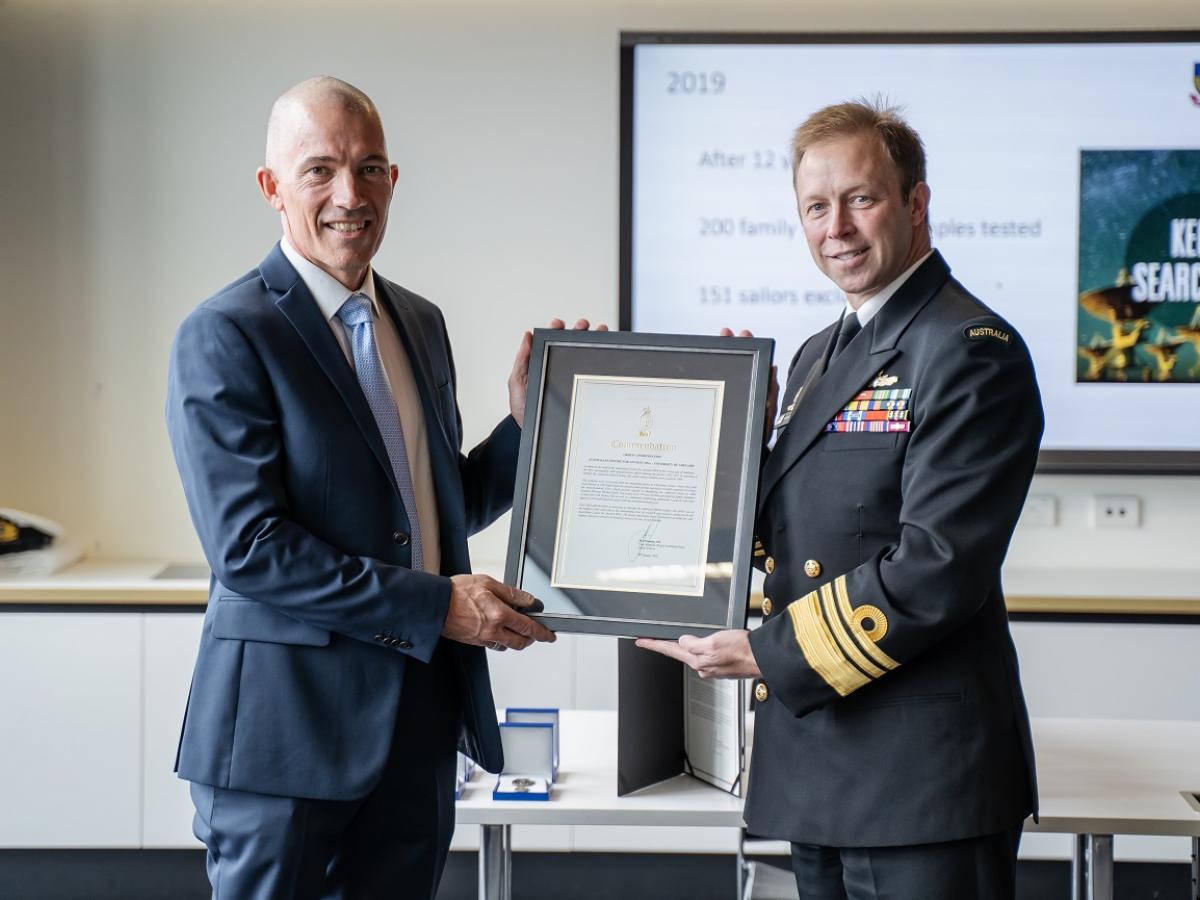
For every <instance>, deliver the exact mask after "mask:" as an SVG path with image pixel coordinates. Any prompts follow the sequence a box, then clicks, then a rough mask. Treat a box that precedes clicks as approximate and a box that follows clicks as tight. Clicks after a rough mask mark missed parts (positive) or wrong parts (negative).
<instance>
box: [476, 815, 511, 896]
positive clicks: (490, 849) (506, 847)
mask: <svg viewBox="0 0 1200 900" xmlns="http://www.w3.org/2000/svg"><path fill="white" fill-rule="evenodd" d="M479 900H512V826H511V825H480V826H479Z"/></svg>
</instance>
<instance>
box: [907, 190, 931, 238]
mask: <svg viewBox="0 0 1200 900" xmlns="http://www.w3.org/2000/svg"><path fill="white" fill-rule="evenodd" d="M909 206H911V207H912V211H911V215H912V224H913V228H918V227H920V226H921V225H922V224H925V225H928V224H929V185H927V184H926V183H925V182H923V181H918V182H917V183H916V184H915V185H913V189H912V194H911V195H910V197H909Z"/></svg>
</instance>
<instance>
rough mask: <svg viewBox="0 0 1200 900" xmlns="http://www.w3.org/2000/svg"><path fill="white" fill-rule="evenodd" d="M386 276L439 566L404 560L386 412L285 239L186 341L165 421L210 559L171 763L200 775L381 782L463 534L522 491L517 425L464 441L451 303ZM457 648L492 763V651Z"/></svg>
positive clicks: (460, 565) (466, 728)
mask: <svg viewBox="0 0 1200 900" xmlns="http://www.w3.org/2000/svg"><path fill="white" fill-rule="evenodd" d="M375 278H376V280H375V284H376V289H377V296H378V297H379V299H380V302H381V305H382V306H383V307H384V308H385V309H386V310H387V311H388V312H390V313H391V315H392V316H393V318H394V321H395V323H396V328H397V331H398V332H399V334H400V337H401V339H402V341H403V343H404V347H405V350H406V351H407V353H408V356H409V359H410V360H411V364H412V369H413V375H414V377H415V379H416V382H417V386H418V389H419V393H420V397H421V405H422V408H423V410H424V414H425V422H426V426H427V433H428V439H429V455H430V461H431V465H432V469H433V473H434V487H435V490H436V493H437V502H438V515H439V519H440V534H439V537H440V539H441V566H442V571H441V572H419V571H418V572H414V571H412V569H411V568H410V565H411V548H412V545H411V543H410V542H409V541H408V540H407V533H408V532H409V530H410V529H409V522H408V517H407V515H406V514H405V510H404V506H403V503H402V502H401V499H400V494H399V492H398V490H397V488H396V485H395V480H394V476H393V474H392V469H391V466H390V464H389V462H388V457H387V451H386V449H385V448H384V444H383V441H382V439H381V438H380V435H379V431H378V428H377V426H376V424H375V420H374V418H373V417H372V415H371V411H370V408H369V407H368V405H367V402H366V399H365V398H364V396H363V394H362V391H361V389H360V388H359V385H358V381H357V379H356V377H355V374H354V371H353V369H352V368H351V366H350V364H349V363H348V362H347V360H346V357H345V356H344V354H343V352H342V350H341V348H340V347H339V346H338V343H337V341H336V340H335V339H334V337H333V334H332V333H331V331H330V329H329V325H328V324H327V322H326V319H325V317H324V316H323V314H322V313H321V311H320V309H319V308H318V306H317V304H316V301H315V300H314V299H313V297H312V295H311V294H310V293H309V291H308V289H307V288H306V287H305V285H304V282H303V281H302V280H301V278H300V276H299V275H298V274H297V272H296V270H295V269H294V268H293V267H292V266H291V264H290V263H288V261H287V258H286V257H285V256H284V255H283V253H282V251H281V250H280V248H279V246H278V245H276V246H275V248H274V249H273V250H272V251H271V253H270V254H269V255H268V256H267V258H266V259H265V260H264V261H263V263H262V264H261V265H260V266H259V267H258V268H257V269H255V270H253V271H251V272H249V273H248V274H247V275H245V276H244V277H243V278H241V279H240V280H239V281H236V282H234V283H233V284H231V285H229V286H228V287H226V288H224V289H223V290H221V291H220V292H219V293H218V294H217V295H216V296H214V297H212V298H210V299H209V300H207V301H205V302H204V303H203V304H201V305H200V306H199V307H198V308H197V309H196V310H195V311H194V312H193V313H192V314H191V315H190V316H188V318H187V319H186V320H185V321H184V323H183V324H182V326H181V327H180V329H179V333H178V335H177V336H176V339H175V343H174V346H173V348H172V351H171V364H170V375H169V388H168V399H167V425H168V430H169V432H170V436H171V444H172V447H173V450H174V453H175V459H176V463H177V465H178V467H179V472H180V475H181V476H182V479H183V486H184V492H185V493H186V495H187V501H188V508H189V510H190V512H191V516H192V520H193V522H194V524H195V526H196V531H197V533H198V534H199V536H200V542H201V544H202V545H203V548H204V553H205V556H206V558H207V559H208V563H209V565H210V566H211V568H212V572H213V577H212V582H211V587H210V591H209V603H208V611H207V615H206V616H205V618H204V627H203V632H202V635H201V639H200V650H199V655H198V657H197V660H196V668H195V673H194V675H193V678H192V688H191V693H190V696H189V698H188V707H187V714H186V717H185V720H184V725H183V733H182V736H181V738H180V745H179V755H178V758H177V760H176V770H177V771H178V772H179V774H180V775H181V776H182V777H184V778H186V779H188V780H190V781H197V782H201V783H204V784H211V785H216V786H218V787H224V788H233V789H237V790H245V791H254V792H257V793H264V794H278V795H283V796H291V797H312V798H320V799H331V800H347V799H355V798H358V797H362V796H364V795H365V794H366V793H367V792H368V791H370V790H371V788H372V787H373V786H374V785H375V783H376V782H377V781H378V779H379V778H380V776H381V774H382V772H383V767H384V764H385V761H386V759H387V756H388V749H389V746H390V742H391V738H392V734H393V729H394V727H395V726H396V714H397V709H398V705H399V697H400V689H401V686H402V684H403V682H404V672H405V666H406V665H407V663H408V660H410V659H416V660H420V661H422V662H428V661H429V659H430V658H431V656H432V655H433V651H434V648H435V647H436V646H437V643H438V639H439V634H440V632H441V629H442V626H443V623H444V621H445V618H446V612H447V609H448V605H449V595H450V581H449V578H448V577H447V576H449V575H453V574H456V573H462V572H467V571H469V569H470V561H469V559H468V556H467V537H468V535H470V534H473V533H474V532H476V531H478V530H480V529H481V528H483V527H484V526H486V525H488V524H489V523H491V522H492V521H494V520H495V519H496V518H497V517H498V516H499V515H501V514H502V513H503V512H505V511H506V510H507V509H508V508H509V506H510V505H511V503H512V488H513V479H514V476H515V471H516V460H517V452H518V444H519V436H520V430H519V428H518V426H517V424H516V422H515V421H514V420H513V419H512V418H511V417H509V418H506V419H505V420H504V421H503V422H501V424H500V425H499V426H497V428H496V429H495V430H494V431H493V432H492V434H491V436H490V437H488V438H487V440H485V441H484V442H483V443H481V444H480V445H479V446H478V447H476V448H475V449H474V450H472V451H471V453H470V454H469V455H467V456H464V455H463V454H462V453H461V446H462V431H461V420H460V418H459V415H458V408H457V403H456V400H455V373H454V364H453V361H452V359H451V355H450V344H449V341H448V340H447V336H446V326H445V321H444V319H443V318H442V314H441V312H440V311H439V310H438V308H437V307H436V306H434V305H433V304H432V303H430V302H429V301H427V300H425V299H424V298H422V297H419V296H417V295H416V294H413V293H411V292H409V291H406V290H405V289H403V288H401V287H399V286H398V285H395V284H392V283H391V282H389V281H386V280H385V279H383V278H380V277H379V276H375ZM450 648H451V657H452V659H453V669H454V672H455V674H456V676H457V678H458V694H459V696H460V697H461V715H462V723H461V729H460V735H461V736H460V748H461V749H463V750H464V751H465V752H468V753H469V754H470V755H471V756H473V757H474V758H475V759H476V760H477V761H479V762H480V763H481V764H482V765H483V766H484V767H485V768H488V769H490V770H493V771H498V770H499V768H500V767H501V765H502V762H503V756H502V753H501V748H500V740H499V731H498V729H497V726H496V715H495V705H494V701H493V699H492V692H491V685H490V682H489V679H488V672H487V662H486V660H485V658H484V651H483V650H482V649H481V648H479V647H469V646H466V645H463V644H458V643H454V642H450ZM404 727H411V728H413V729H419V728H421V727H422V724H421V723H420V722H413V723H411V726H408V725H405V726H404Z"/></svg>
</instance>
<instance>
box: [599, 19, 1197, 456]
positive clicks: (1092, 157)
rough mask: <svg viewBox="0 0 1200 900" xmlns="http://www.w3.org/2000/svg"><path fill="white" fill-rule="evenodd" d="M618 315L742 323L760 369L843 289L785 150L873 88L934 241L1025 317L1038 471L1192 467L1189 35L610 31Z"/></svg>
mask: <svg viewBox="0 0 1200 900" xmlns="http://www.w3.org/2000/svg"><path fill="white" fill-rule="evenodd" d="M621 54H622V57H621V61H622V129H621V130H622V134H621V140H622V144H621V156H622V160H621V162H622V165H621V170H622V171H621V176H622V210H621V225H622V234H621V315H622V326H623V327H625V328H631V329H633V330H637V331H647V332H681V331H682V332H695V333H705V334H711V333H715V332H716V331H717V330H718V329H720V328H721V327H722V326H728V327H730V328H733V329H735V330H738V329H743V328H747V329H750V330H751V331H753V332H754V334H755V335H758V336H764V337H773V338H774V339H775V340H776V362H777V364H778V365H779V367H780V371H781V378H782V377H783V375H784V373H786V368H787V365H788V362H789V361H790V360H791V358H792V355H793V354H794V352H795V351H796V349H797V348H798V347H799V346H800V344H801V342H802V341H803V340H804V339H805V338H806V337H808V336H809V335H811V334H813V333H814V332H816V331H819V330H820V329H822V328H824V327H825V326H827V325H829V324H830V323H831V322H833V321H834V320H835V319H836V318H837V317H838V316H839V314H840V313H841V310H842V309H843V307H844V306H845V297H844V296H843V295H842V293H841V292H840V291H839V290H838V289H837V287H836V286H835V285H834V284H833V283H832V282H831V281H829V280H828V279H827V278H826V277H825V276H824V275H823V274H822V273H821V272H820V271H819V270H818V269H817V267H816V265H815V264H814V263H813V261H812V257H811V256H810V254H809V250H808V246H807V244H806V242H805V239H804V233H803V231H802V230H801V228H800V223H799V217H798V215H797V211H796V201H795V196H794V193H793V189H792V160H791V154H790V150H789V144H790V141H791V136H792V133H793V131H794V130H795V128H796V126H797V125H798V124H799V123H800V122H801V121H802V120H803V119H804V118H805V117H806V116H808V115H809V114H810V113H812V112H814V111H815V110H817V109H819V108H821V107H823V106H827V105H829V104H832V103H838V102H842V101H845V100H850V99H857V98H861V97H866V98H872V99H873V98H876V97H880V96H882V97H883V99H884V100H885V102H886V103H888V104H889V105H894V106H897V107H899V108H900V109H901V111H902V114H903V115H904V117H905V118H906V119H907V120H908V121H909V122H910V123H911V124H912V125H913V126H914V127H915V128H916V129H917V131H918V132H919V133H920V135H921V137H922V138H923V140H924V143H925V148H926V153H927V155H928V182H929V185H930V188H931V191H932V199H931V203H930V214H929V215H930V223H931V226H932V234H933V244H934V246H935V247H936V248H938V249H939V250H941V252H942V254H943V255H944V256H945V258H946V260H947V262H948V263H949V265H950V267H951V270H952V272H953V274H954V276H955V277H956V278H958V279H959V281H961V282H962V283H963V284H964V285H965V286H966V287H967V289H968V290H970V291H971V292H973V293H974V294H975V295H976V296H978V297H979V298H980V299H981V300H982V301H983V302H984V303H986V304H988V305H989V306H990V307H992V308H993V309H994V310H996V311H997V312H998V313H999V314H1000V315H1002V316H1004V317H1005V318H1006V319H1008V320H1009V321H1010V322H1011V323H1012V324H1013V325H1014V326H1015V327H1016V328H1017V330H1019V331H1020V332H1021V334H1022V335H1023V336H1024V338H1025V340H1026V342H1027V343H1028V344H1029V347H1030V350H1031V352H1032V354H1033V360H1034V364H1035V366H1036V368H1037V374H1038V381H1039V384H1040V386H1041V391H1042V400H1043V403H1044V406H1045V410H1046V430H1045V437H1044V441H1043V454H1042V459H1041V463H1040V469H1041V470H1042V471H1093V472H1096V471H1112V472H1134V471H1147V472H1200V32H1171V33H1153V34H1150V33H1139V34H1121V35H1115V34H1112V33H1103V34H1100V33H1097V34H1077V33H1073V34H1070V35H1014V34H1005V35H965V34H957V35H944V34H943V35H936V36H912V35H905V36H900V35H888V36H881V35H825V36H817V35H807V36H804V35H785V36H781V35H771V36H747V35H671V34H659V35H647V34H625V35H622V48H621Z"/></svg>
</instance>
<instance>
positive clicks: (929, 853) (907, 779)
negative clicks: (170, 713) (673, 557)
mask: <svg viewBox="0 0 1200 900" xmlns="http://www.w3.org/2000/svg"><path fill="white" fill-rule="evenodd" d="M792 150H793V165H794V175H795V189H796V200H797V204H798V208H799V214H800V222H801V225H802V227H803V229H804V234H805V238H806V240H807V242H808V246H809V250H810V251H811V253H812V257H813V259H814V260H815V262H816V264H817V266H818V267H819V268H820V269H821V271H822V272H824V273H825V275H827V276H828V277H829V278H830V279H831V280H832V281H833V282H834V283H835V284H836V285H837V286H838V287H839V288H841V290H842V291H843V292H844V293H845V295H846V300H847V303H846V308H845V310H844V312H843V314H842V316H841V317H840V318H839V320H838V321H837V322H835V323H833V324H831V325H830V326H829V327H828V328H826V329H824V330H823V331H821V332H818V333H817V334H814V335H813V336H811V337H810V338H809V339H808V340H807V341H806V342H805V343H804V344H803V346H802V347H801V348H800V350H799V352H798V353H797V354H796V357H795V358H794V359H793V360H792V364H791V368H790V370H789V373H788V378H787V383H786V385H785V387H784V389H783V391H782V393H781V403H780V405H781V406H782V407H783V409H782V413H781V415H780V417H779V419H778V421H777V426H778V437H777V440H776V443H775V446H774V448H773V449H772V450H771V452H770V454H769V456H768V457H767V458H766V461H765V463H764V467H763V470H762V478H761V483H760V487H759V502H758V520H757V529H758V531H757V533H758V541H757V542H756V548H755V553H756V561H757V562H759V563H760V564H761V565H762V567H763V569H764V570H765V572H766V580H765V583H764V598H763V625H762V627H760V628H758V629H756V630H755V631H753V632H746V631H740V630H734V631H723V632H718V633H717V634H715V635H712V636H710V637H706V638H696V637H689V636H685V637H684V638H682V639H680V641H679V642H678V643H675V642H669V641H650V640H643V641H640V642H639V643H640V644H641V645H642V646H644V647H647V648H650V649H654V650H657V651H659V652H662V653H666V654H668V655H670V656H674V657H676V658H678V659H681V660H683V661H684V662H685V663H687V664H688V665H689V666H691V667H692V668H693V669H695V670H697V671H698V672H700V673H701V675H705V676H709V677H752V678H754V679H755V687H754V695H755V698H756V699H757V714H756V721H755V734H754V752H753V757H752V759H753V763H752V765H751V768H750V782H749V788H748V796H747V801H746V823H747V826H748V828H749V830H750V831H751V832H752V833H754V834H757V835H762V836H765V837H771V838H776V839H783V840H787V841H789V842H791V845H792V864H793V870H794V871H795V874H796V881H797V885H798V887H799V891H800V896H801V897H802V898H812V900H816V898H820V900H834V898H836V900H867V898H883V897H887V898H890V900H931V898H947V900H972V898H978V900H999V898H1011V897H1013V895H1014V890H1015V888H1014V880H1015V869H1016V852H1017V845H1018V843H1019V841H1020V835H1021V825H1022V822H1023V821H1024V819H1025V817H1026V816H1027V815H1029V814H1030V813H1031V812H1035V811H1036V804H1037V788H1036V782H1035V776H1034V760H1033V745H1032V740H1031V737H1030V730H1029V718H1028V715H1027V713H1026V708H1025V701H1024V697H1023V695H1022V691H1021V682H1020V677H1019V674H1018V669H1017V656H1016V652H1015V650H1014V647H1013V642H1012V638H1011V636H1010V634H1009V627H1008V616H1007V612H1006V608H1005V603H1004V595H1003V592H1002V590H1001V586H1000V567H1001V563H1002V562H1003V560H1004V556H1005V552H1006V551H1007V549H1008V544H1009V541H1010V539H1011V537H1012V533H1013V529H1014V527H1015V526H1016V522H1017V517H1018V515H1019V513H1020V511H1021V507H1022V505H1023V502H1024V499H1025V495H1026V492H1027V491H1028V488H1029V483H1030V480H1031V478H1032V476H1033V471H1034V465H1035V463H1036V460H1037V452H1038V444H1039V441H1040V438H1041V434H1042V425H1043V419H1042V407H1041V401H1040V397H1039V393H1038V387H1037V382H1036V380H1035V377H1034V370H1033V365H1032V362H1031V360H1030V356H1029V352H1028V350H1027V349H1026V346H1025V343H1024V342H1023V341H1022V339H1021V337H1020V335H1019V334H1017V332H1016V331H1015V330H1014V329H1013V327H1012V326H1011V325H1010V324H1009V323H1008V322H1006V321H1005V320H1004V319H1002V318H1001V317H1000V316H998V315H997V314H996V313H995V312H993V311H992V310H991V309H989V308H988V307H987V306H985V305H984V304H983V303H982V302H981V301H980V300H978V299H977V298H976V297H974V296H973V295H972V294H970V293H969V292H968V291H967V289H966V288H965V287H963V285H961V284H960V283H959V282H958V281H957V280H955V278H954V277H953V276H952V275H951V272H950V267H949V265H948V264H947V262H946V260H945V259H943V258H942V256H941V254H940V253H938V252H937V251H936V250H933V249H932V247H931V241H930V227H929V198H930V189H929V186H928V185H927V184H926V180H925V179H926V176H925V152H924V148H923V146H922V142H921V139H920V137H919V136H918V135H917V133H916V132H915V131H914V130H913V129H912V128H911V127H910V126H909V125H908V124H907V123H906V122H904V121H903V120H902V119H901V118H900V117H899V116H898V115H897V114H896V112H895V111H894V110H891V109H884V108H881V107H879V106H878V105H875V104H870V103H865V102H854V103H843V104H838V105H836V106H831V107H828V108H825V109H822V110H820V111H819V112H817V113H815V114H813V115H812V116H811V117H810V118H809V119H808V120H807V121H805V122H804V124H802V125H801V126H800V127H799V129H798V130H797V131H796V134H795V137H794V139H793V145H792Z"/></svg>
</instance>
